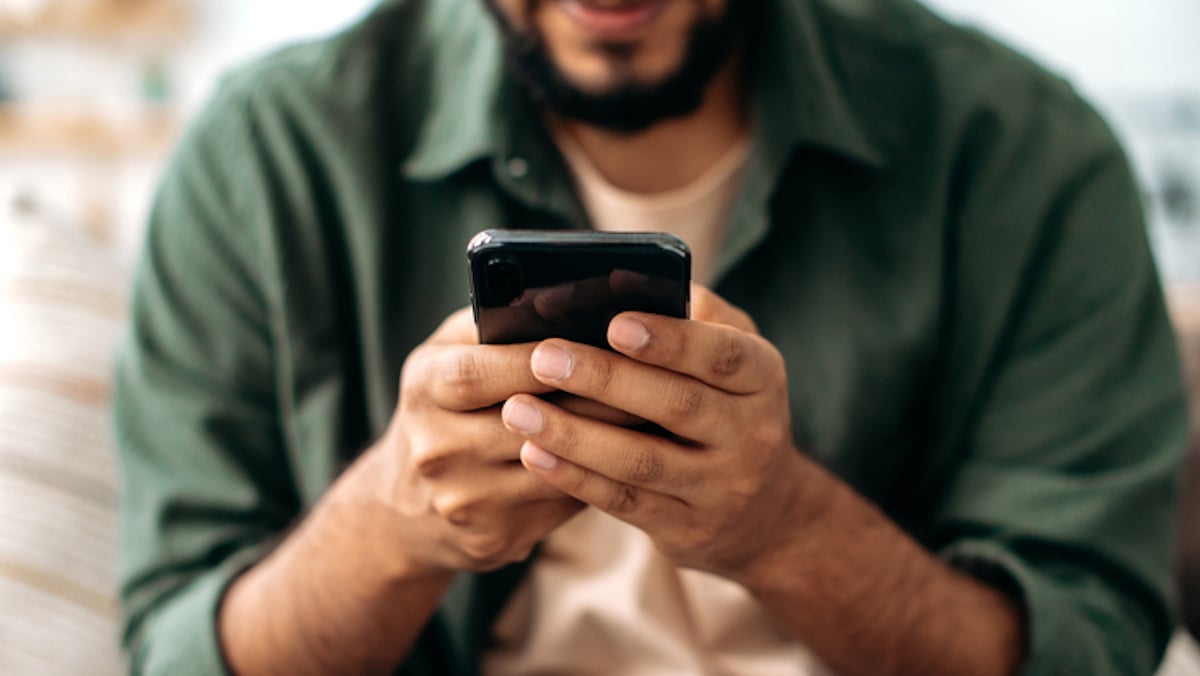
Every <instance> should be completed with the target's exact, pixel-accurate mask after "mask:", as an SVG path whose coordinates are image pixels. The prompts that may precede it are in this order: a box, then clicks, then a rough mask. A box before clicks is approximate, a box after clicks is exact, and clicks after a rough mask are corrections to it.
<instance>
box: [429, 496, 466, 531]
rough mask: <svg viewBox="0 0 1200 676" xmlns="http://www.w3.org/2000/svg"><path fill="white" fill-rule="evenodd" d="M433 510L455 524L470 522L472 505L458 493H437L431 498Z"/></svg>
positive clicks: (461, 524) (460, 524) (462, 524)
mask: <svg viewBox="0 0 1200 676" xmlns="http://www.w3.org/2000/svg"><path fill="white" fill-rule="evenodd" d="M433 510H434V511H435V512H437V513H438V514H440V515H441V516H442V518H443V519H445V520H446V521H449V522H450V523H452V524H454V525H456V526H465V525H466V524H468V523H470V522H471V517H472V514H473V512H474V506H473V505H472V504H471V501H470V500H466V499H464V498H463V497H462V496H459V495H439V496H437V497H435V498H434V499H433Z"/></svg>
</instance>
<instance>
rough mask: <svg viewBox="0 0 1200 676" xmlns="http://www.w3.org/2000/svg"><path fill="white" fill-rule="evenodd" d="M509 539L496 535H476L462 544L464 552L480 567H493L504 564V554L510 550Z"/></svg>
mask: <svg viewBox="0 0 1200 676" xmlns="http://www.w3.org/2000/svg"><path fill="white" fill-rule="evenodd" d="M509 546H510V543H509V541H508V538H506V537H504V536H503V535H497V534H495V533H488V534H486V535H474V536H472V537H470V538H468V539H467V540H465V541H464V542H463V543H462V551H463V553H464V554H466V555H467V557H468V558H470V559H471V560H472V561H474V562H475V563H477V564H479V565H483V566H491V565H495V564H498V563H503V561H502V558H503V554H504V553H505V552H506V551H507V550H508V549H509Z"/></svg>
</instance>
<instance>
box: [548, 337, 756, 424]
mask: <svg viewBox="0 0 1200 676" xmlns="http://www.w3.org/2000/svg"><path fill="white" fill-rule="evenodd" d="M646 316H659V315H646ZM664 319H665V318H664ZM675 321H679V322H687V321H688V320H684V319H678V320H675ZM742 335H747V334H742ZM530 365H531V369H532V370H533V372H534V375H535V376H536V377H537V378H538V379H540V380H541V381H542V382H543V383H545V384H546V385H548V386H550V387H554V388H556V389H559V390H562V391H564V392H570V393H571V394H574V395H578V396H580V397H582V398H584V399H591V400H593V401H598V402H600V403H602V404H606V405H608V406H611V407H613V408H616V409H619V410H622V411H626V412H628V413H630V414H633V415H636V416H639V417H641V418H645V419H646V420H648V421H650V422H652V423H655V424H657V425H659V426H661V427H663V428H665V429H667V430H669V431H670V432H673V433H675V434H677V435H679V436H681V437H683V438H685V439H690V440H692V441H697V442H703V443H709V442H713V441H716V440H717V439H718V438H719V436H720V434H721V432H723V431H725V430H727V429H728V427H729V426H730V424H731V423H733V422H736V421H733V420H730V419H729V418H730V417H731V416H732V415H733V414H734V411H733V410H732V407H731V406H729V401H728V399H729V394H728V393H726V392H722V391H721V390H718V389H716V388H714V387H711V386H709V385H707V384H705V383H702V382H700V381H699V380H697V379H695V378H693V377H691V376H689V375H685V374H680V373H675V372H672V371H670V370H668V369H664V368H660V367H658V366H655V365H652V364H643V363H639V362H637V361H634V360H633V359H630V358H628V357H625V356H623V355H620V354H617V353H615V352H612V351H610V350H603V349H600V348H596V347H592V346H590V345H582V344H580V343H571V342H567V341H564V340H559V339H550V340H546V341H543V342H542V343H541V344H540V345H538V347H537V349H535V350H534V351H533V355H532V357H531V358H530Z"/></svg>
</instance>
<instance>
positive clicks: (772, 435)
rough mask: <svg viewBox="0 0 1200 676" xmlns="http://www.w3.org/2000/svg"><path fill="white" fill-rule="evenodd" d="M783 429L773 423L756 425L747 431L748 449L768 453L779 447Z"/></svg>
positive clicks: (752, 451) (782, 437)
mask: <svg viewBox="0 0 1200 676" xmlns="http://www.w3.org/2000/svg"><path fill="white" fill-rule="evenodd" d="M784 438H785V437H784V434H783V431H782V430H780V429H779V428H778V427H775V426H774V425H758V426H755V427H754V428H753V429H751V430H750V431H749V432H748V433H747V437H746V442H747V445H748V446H749V447H750V448H749V449H748V450H749V451H750V452H751V453H753V454H755V455H758V454H768V453H770V452H771V451H774V450H775V449H777V448H779V447H780V445H781V444H782V443H783V440H784Z"/></svg>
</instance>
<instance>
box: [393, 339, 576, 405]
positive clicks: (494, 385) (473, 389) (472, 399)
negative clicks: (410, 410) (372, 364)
mask: <svg viewBox="0 0 1200 676" xmlns="http://www.w3.org/2000/svg"><path fill="white" fill-rule="evenodd" d="M534 347H535V344H533V343H520V344H517V345H432V346H427V347H426V348H425V349H423V350H421V351H419V352H415V353H414V354H413V356H412V357H411V359H410V362H411V366H412V368H413V373H412V374H411V376H409V377H408V378H406V383H405V385H406V387H405V389H406V390H408V392H404V393H402V395H401V396H405V394H409V392H411V393H412V394H411V396H427V397H428V399H429V400H430V401H432V403H434V404H435V405H436V406H438V407H440V408H444V409H447V410H451V411H472V410H476V409H482V408H487V407H489V406H494V405H496V404H499V403H500V402H502V401H504V400H505V399H507V398H509V397H511V396H512V395H514V394H516V393H518V392H529V393H533V394H542V393H546V392H550V391H552V390H553V389H554V388H552V387H549V386H547V385H545V384H543V383H542V382H540V381H539V380H538V379H537V378H535V377H534V375H533V372H532V371H530V369H529V360H530V356H531V355H532V354H533V349H534ZM406 375H408V374H406ZM409 380H411V382H407V381H409Z"/></svg>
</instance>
